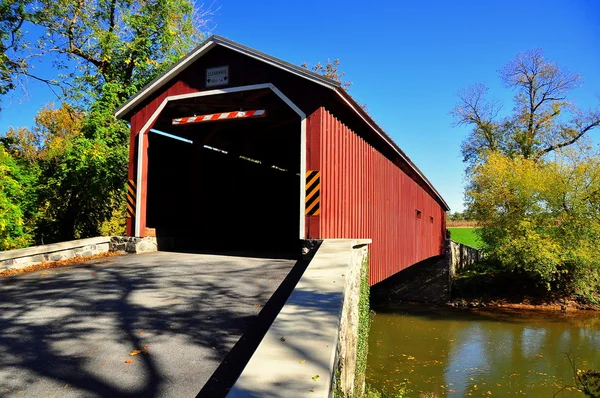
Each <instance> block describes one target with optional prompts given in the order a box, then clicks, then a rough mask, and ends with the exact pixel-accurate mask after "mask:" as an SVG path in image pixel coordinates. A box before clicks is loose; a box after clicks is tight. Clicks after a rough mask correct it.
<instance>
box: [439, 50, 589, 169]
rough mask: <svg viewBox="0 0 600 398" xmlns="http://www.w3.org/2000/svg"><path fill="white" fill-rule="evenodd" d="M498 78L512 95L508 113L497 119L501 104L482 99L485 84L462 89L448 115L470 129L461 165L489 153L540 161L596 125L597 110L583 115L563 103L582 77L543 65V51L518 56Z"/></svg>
mask: <svg viewBox="0 0 600 398" xmlns="http://www.w3.org/2000/svg"><path fill="white" fill-rule="evenodd" d="M500 77H501V79H502V81H503V82H504V84H505V86H506V87H508V88H510V89H512V90H514V91H515V95H514V100H513V102H514V107H513V112H512V114H511V115H509V116H506V117H504V118H499V115H500V111H501V109H502V104H501V103H500V102H499V101H496V100H488V99H486V94H487V91H488V89H487V87H486V86H485V85H483V84H476V85H473V86H471V87H468V88H467V89H464V90H462V91H461V92H460V93H459V103H458V104H457V105H456V107H455V108H454V109H453V110H452V112H451V114H452V115H453V116H454V117H455V119H456V124H457V125H467V126H472V127H473V130H472V131H471V132H470V133H469V135H468V137H467V138H466V139H465V140H464V142H463V144H462V155H463V158H464V161H465V162H467V163H468V164H470V165H473V164H474V163H476V162H478V161H481V160H482V159H484V157H485V154H487V153H490V151H491V152H495V151H499V152H501V153H503V154H505V155H506V156H521V157H523V158H524V159H533V160H538V159H540V158H542V157H543V156H544V155H546V154H549V153H551V152H554V151H556V150H558V149H560V148H564V147H567V146H570V145H573V144H574V143H576V142H577V141H579V140H580V139H581V138H582V137H583V136H584V135H585V134H586V133H587V132H589V131H591V130H592V129H594V128H596V127H598V126H600V108H597V109H593V110H588V111H581V110H578V109H577V108H576V107H575V105H574V104H572V103H570V102H569V101H568V100H567V95H568V93H569V92H570V91H571V90H572V89H573V88H575V87H577V86H579V85H580V83H581V77H580V76H579V75H576V74H572V73H570V72H568V71H567V70H565V69H564V68H561V67H559V66H558V65H556V64H555V63H553V62H550V61H547V60H546V59H545V58H544V54H543V52H542V50H532V51H527V52H524V53H519V54H517V56H516V57H515V58H514V59H513V60H511V61H510V62H508V63H507V64H506V65H505V66H504V67H503V68H502V69H501V70H500Z"/></svg>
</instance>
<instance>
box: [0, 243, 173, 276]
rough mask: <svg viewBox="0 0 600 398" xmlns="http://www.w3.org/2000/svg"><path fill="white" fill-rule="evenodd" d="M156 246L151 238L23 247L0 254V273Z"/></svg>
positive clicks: (138, 251)
mask: <svg viewBox="0 0 600 398" xmlns="http://www.w3.org/2000/svg"><path fill="white" fill-rule="evenodd" d="M168 243H169V242H163V244H162V246H168ZM158 246H159V244H158V243H157V240H156V238H154V237H145V238H135V237H128V236H100V237H96V238H88V239H78V240H71V241H67V242H59V243H52V244H49V245H41V246H33V247H27V248H25V249H16V250H6V251H3V252H0V272H2V271H6V270H11V269H22V268H27V267H31V266H32V265H36V264H40V263H42V262H50V261H61V260H68V259H71V258H76V257H90V256H94V255H96V254H101V253H106V252H109V251H110V252H114V251H123V252H126V253H148V252H155V251H157V250H158Z"/></svg>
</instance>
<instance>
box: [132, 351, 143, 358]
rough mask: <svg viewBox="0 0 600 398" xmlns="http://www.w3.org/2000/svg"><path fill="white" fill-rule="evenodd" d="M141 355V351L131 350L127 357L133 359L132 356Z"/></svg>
mask: <svg viewBox="0 0 600 398" xmlns="http://www.w3.org/2000/svg"><path fill="white" fill-rule="evenodd" d="M141 353H142V350H132V351H131V352H130V353H129V356H130V357H134V356H136V355H137V354H141Z"/></svg>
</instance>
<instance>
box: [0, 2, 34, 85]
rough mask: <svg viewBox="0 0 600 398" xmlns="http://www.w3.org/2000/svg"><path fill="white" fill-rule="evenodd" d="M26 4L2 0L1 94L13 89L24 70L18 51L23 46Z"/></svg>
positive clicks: (0, 40)
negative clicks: (17, 76) (22, 31)
mask: <svg viewBox="0 0 600 398" xmlns="http://www.w3.org/2000/svg"><path fill="white" fill-rule="evenodd" d="M25 4H26V2H25V1H22V0H0V95H2V94H6V93H7V92H9V91H10V90H13V89H14V88H15V86H16V83H15V78H16V74H17V73H19V72H23V65H22V59H19V57H18V56H17V55H16V52H17V51H18V50H20V49H21V48H22V42H21V37H22V34H21V27H22V25H23V22H24V20H25V17H26V15H27V14H26V11H25Z"/></svg>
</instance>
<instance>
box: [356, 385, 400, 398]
mask: <svg viewBox="0 0 600 398" xmlns="http://www.w3.org/2000/svg"><path fill="white" fill-rule="evenodd" d="M409 392H410V391H409V390H408V389H407V388H406V381H405V382H404V384H403V385H402V386H401V387H400V389H398V390H397V391H394V392H393V393H391V394H388V393H385V392H382V391H379V390H377V389H375V388H374V387H372V386H370V385H367V388H366V390H365V395H364V397H365V398H404V397H407V396H408V393H409Z"/></svg>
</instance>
